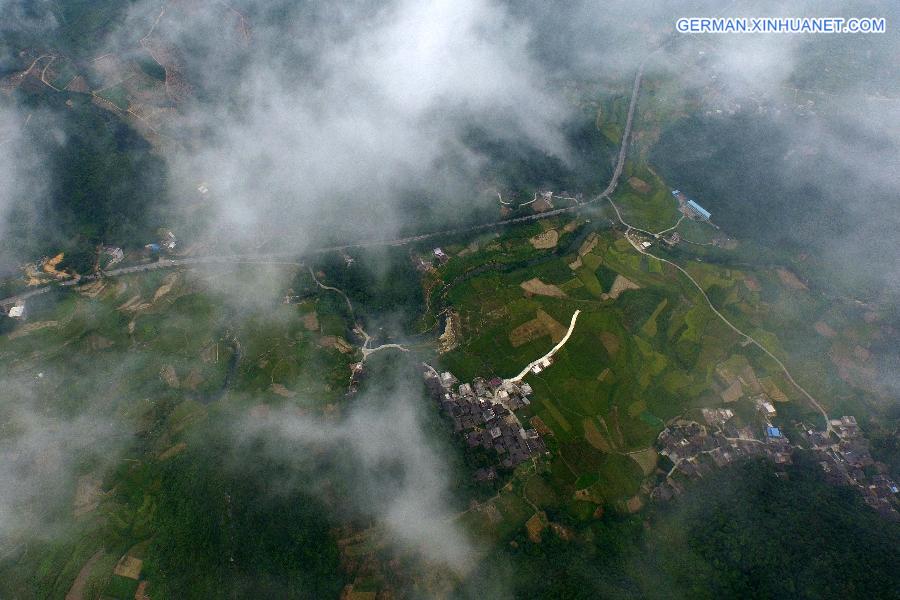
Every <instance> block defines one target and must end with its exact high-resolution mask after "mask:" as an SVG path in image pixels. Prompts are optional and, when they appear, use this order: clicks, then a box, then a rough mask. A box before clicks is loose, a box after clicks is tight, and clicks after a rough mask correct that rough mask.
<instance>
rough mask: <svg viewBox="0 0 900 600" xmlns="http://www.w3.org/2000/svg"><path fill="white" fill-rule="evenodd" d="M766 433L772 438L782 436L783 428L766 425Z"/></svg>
mask: <svg viewBox="0 0 900 600" xmlns="http://www.w3.org/2000/svg"><path fill="white" fill-rule="evenodd" d="M766 435H768V436H769V437H770V438H780V437H781V430H780V429H778V428H777V427H766Z"/></svg>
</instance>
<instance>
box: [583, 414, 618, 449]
mask: <svg viewBox="0 0 900 600" xmlns="http://www.w3.org/2000/svg"><path fill="white" fill-rule="evenodd" d="M583 426H584V439H586V440H587V441H588V443H589V444H590V445H591V446H593V447H594V448H596V449H597V450H600V451H601V452H612V445H611V444H610V443H609V440H607V439H606V436H605V435H603V434H602V433H600V430H599V429H598V428H597V425H595V424H594V421H593V419H585V420H584V422H583Z"/></svg>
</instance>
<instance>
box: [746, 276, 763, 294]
mask: <svg viewBox="0 0 900 600" xmlns="http://www.w3.org/2000/svg"><path fill="white" fill-rule="evenodd" d="M744 285H746V286H747V289H748V290H750V291H751V292H759V291H762V286H761V285H760V284H759V281H758V280H757V279H756V277H752V276H747V277H744Z"/></svg>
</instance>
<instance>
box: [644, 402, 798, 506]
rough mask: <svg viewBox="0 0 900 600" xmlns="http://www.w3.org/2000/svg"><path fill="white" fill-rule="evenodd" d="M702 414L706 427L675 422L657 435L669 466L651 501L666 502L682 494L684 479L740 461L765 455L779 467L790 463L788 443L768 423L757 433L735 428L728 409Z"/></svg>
mask: <svg viewBox="0 0 900 600" xmlns="http://www.w3.org/2000/svg"><path fill="white" fill-rule="evenodd" d="M702 412H703V419H704V420H705V421H706V425H701V424H700V423H697V422H696V421H688V420H678V421H676V422H675V423H674V424H673V425H670V426H669V427H666V428H665V429H664V430H663V431H662V432H661V433H660V434H659V437H658V438H657V447H658V448H659V453H660V454H661V455H662V456H665V457H666V458H668V459H669V460H670V461H671V462H672V467H671V469H670V470H669V472H668V473H667V474H666V478H665V481H663V482H662V483H661V484H659V485H657V486H656V487H655V488H654V489H653V491H652V492H651V494H650V497H651V498H652V499H654V500H669V499H670V498H672V497H673V496H676V495H678V494H680V493H681V492H683V491H684V482H685V481H686V480H692V479H698V478H701V477H703V476H704V475H708V474H709V473H711V472H712V471H713V469H716V468H721V467H725V466H727V465H730V464H731V463H733V462H735V461H737V460H739V459H742V458H749V457H754V456H760V457H762V456H764V457H768V458H769V459H770V460H772V461H773V462H775V463H776V464H781V465H783V464H789V463H790V462H791V454H792V452H793V447H792V446H791V443H790V441H788V439H787V437H785V435H784V434H783V433H782V432H781V430H780V429H779V428H778V427H775V426H773V425H772V424H771V423H769V422H768V421H766V423H765V425H764V426H763V427H762V431H761V432H759V433H757V431H755V430H754V428H753V427H749V426H744V427H738V426H737V424H736V423H735V422H734V411H732V410H731V409H730V408H715V409H703V411H702Z"/></svg>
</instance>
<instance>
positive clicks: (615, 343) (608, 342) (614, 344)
mask: <svg viewBox="0 0 900 600" xmlns="http://www.w3.org/2000/svg"><path fill="white" fill-rule="evenodd" d="M600 342H601V343H602V344H603V347H604V348H605V349H606V353H607V354H609V357H610V358H615V356H616V354H618V353H619V346H620V345H621V343H622V342H621V340H619V336H617V335H616V334H614V333H612V332H611V331H601V332H600Z"/></svg>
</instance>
